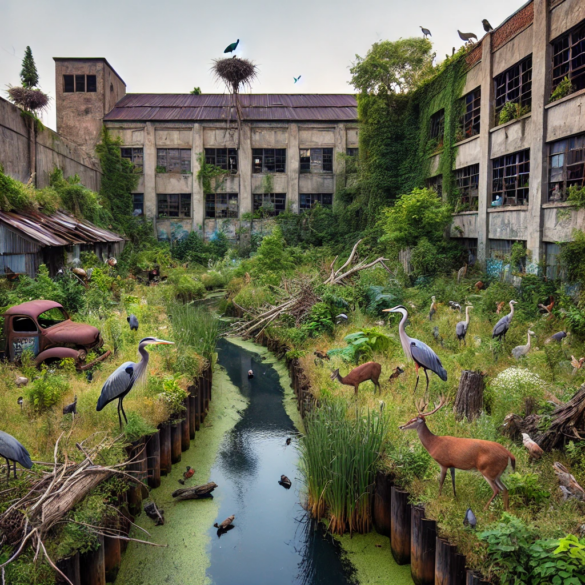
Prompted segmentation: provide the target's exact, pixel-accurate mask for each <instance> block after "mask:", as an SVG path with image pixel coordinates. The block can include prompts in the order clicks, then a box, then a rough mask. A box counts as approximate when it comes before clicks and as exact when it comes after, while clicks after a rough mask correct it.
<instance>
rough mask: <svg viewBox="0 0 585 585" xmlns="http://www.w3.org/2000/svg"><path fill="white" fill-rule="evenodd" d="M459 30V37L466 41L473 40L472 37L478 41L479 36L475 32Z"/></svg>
mask: <svg viewBox="0 0 585 585" xmlns="http://www.w3.org/2000/svg"><path fill="white" fill-rule="evenodd" d="M457 32H458V33H459V38H460V39H461V40H462V41H465V42H466V43H467V42H469V41H471V39H475V40H476V41H477V36H476V35H475V34H473V33H462V32H461V31H460V30H458V31H457Z"/></svg>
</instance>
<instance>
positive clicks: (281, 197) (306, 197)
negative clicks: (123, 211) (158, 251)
mask: <svg viewBox="0 0 585 585" xmlns="http://www.w3.org/2000/svg"><path fill="white" fill-rule="evenodd" d="M156 199H157V216H158V217H159V218H166V217H170V218H188V217H191V194H190V193H174V194H167V193H159V194H158V195H157V196H156ZM317 204H319V205H322V206H323V207H331V206H332V205H333V194H332V193H300V194H299V208H300V209H301V210H307V209H311V208H312V207H314V206H315V205H317ZM133 206H134V209H133V213H134V215H135V216H139V215H144V194H143V193H134V194H133ZM253 209H254V211H255V212H261V214H262V215H263V216H272V217H274V216H276V215H279V214H280V213H283V212H284V211H286V193H255V194H254V202H253ZM205 217H207V218H215V219H223V218H225V219H229V218H233V219H237V218H238V217H239V199H238V194H237V193H211V194H208V195H206V196H205Z"/></svg>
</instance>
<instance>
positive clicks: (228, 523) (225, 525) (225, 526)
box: [213, 514, 236, 530]
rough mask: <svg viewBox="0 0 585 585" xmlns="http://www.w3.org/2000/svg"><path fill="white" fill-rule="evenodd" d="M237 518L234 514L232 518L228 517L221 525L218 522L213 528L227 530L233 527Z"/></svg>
mask: <svg viewBox="0 0 585 585" xmlns="http://www.w3.org/2000/svg"><path fill="white" fill-rule="evenodd" d="M235 518H236V517H235V515H234V514H232V515H231V516H228V517H227V518H226V519H225V520H224V521H223V522H222V523H221V524H218V523H217V522H216V523H215V524H214V525H213V526H215V528H219V529H220V530H227V529H228V528H229V527H230V526H231V525H232V522H233V521H234V520H235Z"/></svg>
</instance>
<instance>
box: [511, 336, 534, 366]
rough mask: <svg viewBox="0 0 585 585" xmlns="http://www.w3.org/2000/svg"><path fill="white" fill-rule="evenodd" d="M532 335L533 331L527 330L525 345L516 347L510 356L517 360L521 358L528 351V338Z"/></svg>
mask: <svg viewBox="0 0 585 585" xmlns="http://www.w3.org/2000/svg"><path fill="white" fill-rule="evenodd" d="M532 335H535V333H534V331H530V329H529V330H528V342H527V343H526V345H517V346H516V347H515V348H514V349H513V350H512V355H513V356H514V357H515V358H516V359H517V360H519V359H520V358H521V357H523V356H525V355H526V354H527V353H528V352H529V351H530V338H531V336H532Z"/></svg>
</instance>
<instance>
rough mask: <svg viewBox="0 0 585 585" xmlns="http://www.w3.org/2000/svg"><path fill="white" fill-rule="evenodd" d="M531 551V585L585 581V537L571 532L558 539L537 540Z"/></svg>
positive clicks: (574, 584)
mask: <svg viewBox="0 0 585 585" xmlns="http://www.w3.org/2000/svg"><path fill="white" fill-rule="evenodd" d="M530 553H531V556H532V560H531V562H530V568H531V569H532V574H531V581H530V583H531V585H549V583H552V584H553V585H580V584H582V583H585V538H582V539H581V540H579V539H578V538H577V537H576V536H575V535H574V534H569V535H567V536H565V538H560V539H558V540H556V539H555V540H552V539H551V540H537V541H536V542H535V543H534V544H533V545H532V546H531V547H530Z"/></svg>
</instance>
